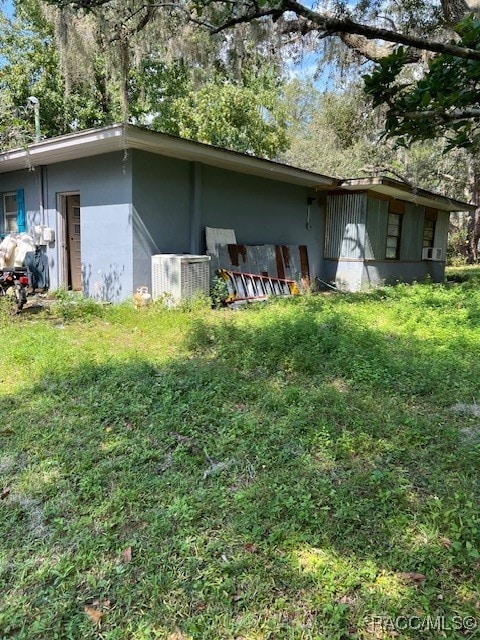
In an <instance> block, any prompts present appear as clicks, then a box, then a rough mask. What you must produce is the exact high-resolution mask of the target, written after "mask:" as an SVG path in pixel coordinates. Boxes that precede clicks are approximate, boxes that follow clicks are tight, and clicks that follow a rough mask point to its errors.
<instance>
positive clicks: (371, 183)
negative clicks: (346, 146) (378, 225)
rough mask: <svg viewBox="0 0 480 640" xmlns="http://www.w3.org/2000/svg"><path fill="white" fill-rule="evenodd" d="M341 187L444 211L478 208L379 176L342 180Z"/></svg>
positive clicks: (345, 189)
mask: <svg viewBox="0 0 480 640" xmlns="http://www.w3.org/2000/svg"><path fill="white" fill-rule="evenodd" d="M339 188H340V189H341V190H342V191H373V193H379V194H382V195H384V196H390V197H391V198H395V199H397V200H406V201H407V202H412V203H414V204H420V205H423V206H426V207H432V208H433V209H441V210H443V211H474V210H475V208H476V207H475V205H473V204H467V203H466V202H461V201H460V200H454V199H453V198H447V197H446V196H442V195H440V194H439V193H435V192H433V191H427V190H426V189H419V188H417V187H412V186H411V185H409V184H407V183H405V182H400V180H393V179H392V178H385V177H377V178H353V179H349V180H342V181H341V183H340V185H339Z"/></svg>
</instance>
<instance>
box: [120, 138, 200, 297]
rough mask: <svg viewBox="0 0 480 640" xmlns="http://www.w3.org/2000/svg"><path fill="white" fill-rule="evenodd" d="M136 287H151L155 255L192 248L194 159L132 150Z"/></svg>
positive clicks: (134, 280)
mask: <svg viewBox="0 0 480 640" xmlns="http://www.w3.org/2000/svg"><path fill="white" fill-rule="evenodd" d="M131 153H132V162H133V164H132V167H133V171H132V177H133V180H132V205H133V206H132V215H133V256H134V263H133V288H134V290H136V287H139V286H147V287H149V289H150V288H151V279H152V278H151V269H152V267H151V256H152V255H154V254H156V253H188V252H189V251H190V200H191V198H190V191H191V172H192V166H191V163H190V162H186V161H185V160H176V159H175V158H165V157H163V156H158V155H155V154H153V153H147V152H145V151H138V150H136V149H134V150H133V151H132V152H131Z"/></svg>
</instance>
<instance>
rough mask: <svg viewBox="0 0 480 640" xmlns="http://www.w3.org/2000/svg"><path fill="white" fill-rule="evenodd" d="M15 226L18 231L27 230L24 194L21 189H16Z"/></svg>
mask: <svg viewBox="0 0 480 640" xmlns="http://www.w3.org/2000/svg"><path fill="white" fill-rule="evenodd" d="M17 228H18V233H22V232H23V231H26V230H27V222H26V219H25V196H24V193H23V189H17Z"/></svg>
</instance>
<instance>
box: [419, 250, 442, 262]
mask: <svg viewBox="0 0 480 640" xmlns="http://www.w3.org/2000/svg"><path fill="white" fill-rule="evenodd" d="M422 260H445V257H444V255H443V249H442V248H441V247H425V248H424V249H423V251H422Z"/></svg>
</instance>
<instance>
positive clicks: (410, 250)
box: [400, 202, 425, 260]
mask: <svg viewBox="0 0 480 640" xmlns="http://www.w3.org/2000/svg"><path fill="white" fill-rule="evenodd" d="M424 219H425V207H422V206H420V205H416V204H411V203H409V202H408V203H407V204H406V206H405V214H404V215H403V216H402V231H401V239H400V260H421V259H422V242H423V221H424Z"/></svg>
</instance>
